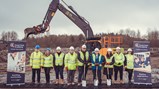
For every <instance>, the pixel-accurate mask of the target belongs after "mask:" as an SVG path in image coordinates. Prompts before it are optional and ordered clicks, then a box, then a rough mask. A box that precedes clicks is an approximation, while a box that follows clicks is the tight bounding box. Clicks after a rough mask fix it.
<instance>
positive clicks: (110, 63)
mask: <svg viewBox="0 0 159 89" xmlns="http://www.w3.org/2000/svg"><path fill="white" fill-rule="evenodd" d="M39 49H40V46H39V45H36V46H35V51H34V52H33V53H32V54H31V56H30V66H31V68H32V83H35V75H36V74H37V82H38V83H40V72H41V69H44V71H45V76H46V83H47V84H49V83H50V70H51V69H53V68H54V70H55V74H56V81H55V84H64V76H63V72H64V70H65V71H67V85H75V82H74V77H75V72H76V71H78V86H80V85H81V82H82V80H83V79H84V78H86V75H87V71H88V69H89V67H91V69H92V74H93V80H95V79H97V80H98V81H99V82H98V83H99V85H100V84H102V73H103V74H104V75H106V77H107V79H110V80H112V76H113V74H114V83H121V84H122V83H124V82H123V70H124V69H125V70H126V71H127V72H128V78H129V83H131V78H132V74H133V68H134V64H133V63H134V58H133V55H132V49H130V48H129V49H128V53H127V54H126V55H124V54H123V53H122V52H121V50H120V47H117V48H116V52H115V53H113V52H112V49H111V48H108V50H107V54H106V55H101V54H100V52H99V51H100V50H99V49H98V48H95V49H94V51H93V52H92V53H89V52H88V51H87V47H86V45H82V46H81V50H80V51H79V52H78V53H76V52H75V49H74V47H73V46H71V47H70V48H69V52H68V53H67V54H64V53H63V52H62V50H61V48H60V47H57V48H56V52H55V53H54V54H52V53H51V49H50V48H46V51H45V53H44V54H43V53H42V52H40V50H39ZM102 70H103V72H102ZM118 72H119V74H120V81H117V78H118ZM59 76H60V78H59Z"/></svg>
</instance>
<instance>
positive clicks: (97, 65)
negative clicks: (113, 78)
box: [91, 48, 105, 85]
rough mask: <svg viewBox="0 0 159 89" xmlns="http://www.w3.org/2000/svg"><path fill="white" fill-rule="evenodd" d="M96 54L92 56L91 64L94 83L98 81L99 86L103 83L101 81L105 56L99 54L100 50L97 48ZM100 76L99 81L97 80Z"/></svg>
mask: <svg viewBox="0 0 159 89" xmlns="http://www.w3.org/2000/svg"><path fill="white" fill-rule="evenodd" d="M94 52H95V53H93V54H92V56H91V64H92V72H93V81H95V80H98V84H99V85H100V84H101V83H102V79H101V70H102V64H103V62H104V60H105V59H104V56H102V55H101V54H99V49H98V48H95V50H94ZM96 76H98V79H97V78H96Z"/></svg>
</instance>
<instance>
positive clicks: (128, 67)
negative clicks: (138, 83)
mask: <svg viewBox="0 0 159 89" xmlns="http://www.w3.org/2000/svg"><path fill="white" fill-rule="evenodd" d="M127 52H128V54H126V61H127V63H126V66H125V70H126V71H127V72H128V78H129V82H128V83H129V84H131V79H132V74H133V69H134V56H133V53H132V49H131V48H129V49H128V50H127Z"/></svg>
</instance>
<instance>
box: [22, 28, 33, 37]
mask: <svg viewBox="0 0 159 89" xmlns="http://www.w3.org/2000/svg"><path fill="white" fill-rule="evenodd" d="M24 33H25V38H28V37H29V35H31V34H36V31H35V30H34V28H26V29H25V30H24Z"/></svg>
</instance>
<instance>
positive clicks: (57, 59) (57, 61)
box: [55, 53, 65, 66]
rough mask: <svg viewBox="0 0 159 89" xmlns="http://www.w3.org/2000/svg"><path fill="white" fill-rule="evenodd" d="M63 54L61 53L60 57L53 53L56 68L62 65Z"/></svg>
mask: <svg viewBox="0 0 159 89" xmlns="http://www.w3.org/2000/svg"><path fill="white" fill-rule="evenodd" d="M64 56H65V55H64V53H61V54H60V55H58V54H57V53H55V65H56V66H62V65H63V64H64V63H63V62H64V61H63V59H64Z"/></svg>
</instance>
